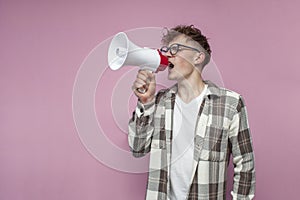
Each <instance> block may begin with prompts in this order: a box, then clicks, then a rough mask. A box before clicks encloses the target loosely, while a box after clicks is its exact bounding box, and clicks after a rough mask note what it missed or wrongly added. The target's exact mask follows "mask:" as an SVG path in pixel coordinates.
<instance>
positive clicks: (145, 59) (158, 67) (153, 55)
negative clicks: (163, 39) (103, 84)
mask: <svg viewBox="0 0 300 200" xmlns="http://www.w3.org/2000/svg"><path fill="white" fill-rule="evenodd" d="M108 65H109V67H110V68H111V69H112V70H117V69H119V68H121V67H123V66H138V67H140V68H141V69H145V70H149V71H152V72H158V71H163V70H164V69H165V68H166V67H167V66H168V58H167V57H166V56H164V55H162V54H161V52H160V51H159V50H154V49H150V48H146V47H144V48H142V47H139V46H137V45H135V44H134V43H133V42H131V41H130V40H129V39H128V37H127V35H126V34H125V33H123V32H120V33H118V34H116V35H115V36H114V37H113V39H112V41H111V43H110V46H109V50H108Z"/></svg>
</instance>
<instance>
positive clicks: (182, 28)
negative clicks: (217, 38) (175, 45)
mask: <svg viewBox="0 0 300 200" xmlns="http://www.w3.org/2000/svg"><path fill="white" fill-rule="evenodd" d="M166 30H167V32H166V33H165V34H164V35H163V37H162V43H163V44H168V43H170V42H171V41H172V40H173V39H175V38H176V37H177V36H179V35H181V34H184V35H186V36H187V38H189V39H191V40H192V41H195V42H197V43H198V44H200V46H201V47H202V48H203V50H204V54H205V60H204V62H203V66H205V65H206V64H207V63H209V61H210V57H211V49H210V46H209V44H208V41H207V40H208V38H207V37H206V36H205V35H203V34H202V32H201V31H200V30H199V29H198V28H196V27H195V26H194V25H178V26H176V27H174V28H171V29H170V30H168V29H166Z"/></svg>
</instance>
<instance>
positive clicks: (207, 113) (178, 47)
mask: <svg viewBox="0 0 300 200" xmlns="http://www.w3.org/2000/svg"><path fill="white" fill-rule="evenodd" d="M162 41H163V43H164V45H165V46H164V47H162V48H161V51H162V52H163V53H164V54H165V55H166V56H167V57H168V59H169V69H168V70H169V72H168V78H169V79H170V80H174V81H176V82H177V83H176V84H175V85H174V86H172V87H171V88H168V89H164V90H161V91H159V92H158V93H157V94H156V95H155V88H156V85H155V75H154V74H153V73H150V72H147V71H142V70H141V71H139V73H138V75H137V78H136V80H135V81H134V83H133V89H134V93H135V95H136V96H137V97H138V99H139V100H138V103H137V107H136V110H135V112H134V113H133V117H132V119H131V120H130V121H129V135H128V141H129V145H130V148H131V150H132V153H133V155H134V156H135V157H140V156H144V155H145V154H147V153H149V152H150V164H149V165H150V166H149V177H148V185H147V194H146V199H149V200H156V199H162V200H184V199H202V200H206V199H207V200H214V199H215V200H220V199H226V179H227V166H228V163H229V158H230V155H232V156H233V163H234V186H233V191H232V192H231V194H232V197H233V199H240V200H241V199H243V200H248V199H253V197H254V190H255V169H254V154H253V149H252V140H251V136H250V131H249V125H248V119H247V112H246V107H245V104H244V100H243V98H242V97H241V95H239V94H237V93H235V92H233V91H230V90H227V89H224V88H219V87H218V86H216V85H214V84H213V83H212V82H210V81H204V80H203V79H202V76H201V72H202V70H203V68H204V67H205V65H206V64H207V63H208V62H209V60H210V54H211V50H210V46H209V44H208V42H207V39H206V37H205V36H204V35H202V33H201V31H200V30H199V29H197V28H195V27H194V26H193V25H191V26H177V27H175V28H173V29H171V30H169V31H168V33H167V34H166V35H164V36H163V39H162ZM145 86H146V89H147V91H146V93H143V94H142V93H140V92H138V90H137V88H141V87H145Z"/></svg>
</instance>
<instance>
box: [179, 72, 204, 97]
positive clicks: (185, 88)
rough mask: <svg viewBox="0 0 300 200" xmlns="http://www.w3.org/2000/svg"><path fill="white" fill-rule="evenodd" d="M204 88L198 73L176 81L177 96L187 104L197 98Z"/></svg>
mask: <svg viewBox="0 0 300 200" xmlns="http://www.w3.org/2000/svg"><path fill="white" fill-rule="evenodd" d="M204 87H205V83H204V81H203V79H202V76H201V74H200V73H199V72H197V73H195V74H192V75H191V76H190V77H189V78H185V79H183V80H181V81H178V95H179V97H180V98H181V100H182V101H184V102H185V103H189V102H190V101H192V100H193V99H194V98H196V97H198V96H199V95H200V94H201V92H202V91H203V89H204Z"/></svg>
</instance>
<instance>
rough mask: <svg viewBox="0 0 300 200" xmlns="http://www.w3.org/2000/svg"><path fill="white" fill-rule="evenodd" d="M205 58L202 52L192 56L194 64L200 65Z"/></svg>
mask: <svg viewBox="0 0 300 200" xmlns="http://www.w3.org/2000/svg"><path fill="white" fill-rule="evenodd" d="M204 60H205V54H204V53H203V52H200V53H197V54H196V56H195V58H194V63H195V65H200V64H201V63H203V61H204Z"/></svg>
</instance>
